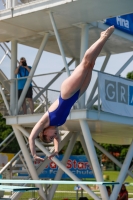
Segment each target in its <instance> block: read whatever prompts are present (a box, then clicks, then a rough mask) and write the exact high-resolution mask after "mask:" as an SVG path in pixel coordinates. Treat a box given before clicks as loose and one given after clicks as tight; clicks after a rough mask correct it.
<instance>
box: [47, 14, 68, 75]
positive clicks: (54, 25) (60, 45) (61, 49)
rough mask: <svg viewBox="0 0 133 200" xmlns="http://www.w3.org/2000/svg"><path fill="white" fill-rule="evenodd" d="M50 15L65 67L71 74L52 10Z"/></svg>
mask: <svg viewBox="0 0 133 200" xmlns="http://www.w3.org/2000/svg"><path fill="white" fill-rule="evenodd" d="M49 17H50V20H51V23H52V26H53V29H54V33H55V36H56V40H57V43H58V46H59V49H60V53H61V55H62V59H63V62H64V65H65V68H66V72H67V75H68V76H70V71H69V68H68V65H67V61H66V58H65V53H64V50H63V47H62V43H61V40H60V36H59V33H58V30H57V27H56V24H55V20H54V17H53V13H52V12H49Z"/></svg>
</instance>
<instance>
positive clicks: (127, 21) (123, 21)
mask: <svg viewBox="0 0 133 200" xmlns="http://www.w3.org/2000/svg"><path fill="white" fill-rule="evenodd" d="M105 24H108V25H114V26H115V28H117V29H119V30H121V31H124V32H126V33H129V34H131V35H133V14H128V15H122V16H117V17H113V18H110V19H106V20H105Z"/></svg>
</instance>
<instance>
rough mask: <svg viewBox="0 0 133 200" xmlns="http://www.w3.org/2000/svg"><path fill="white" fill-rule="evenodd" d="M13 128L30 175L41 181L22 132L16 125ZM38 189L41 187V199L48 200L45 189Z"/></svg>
mask: <svg viewBox="0 0 133 200" xmlns="http://www.w3.org/2000/svg"><path fill="white" fill-rule="evenodd" d="M12 127H13V130H14V133H15V135H16V138H17V140H18V143H19V145H20V148H21V150H22V153H23V156H24V158H25V161H26V163H27V166H28V169H30V173H31V176H32V178H33V179H37V180H39V177H38V175H37V172H36V169H35V167H34V165H33V162H32V160H31V156H30V154H29V151H28V149H27V146H26V144H25V141H24V138H23V136H22V134H21V132H20V130H18V129H17V126H15V125H13V126H12ZM37 187H39V189H40V190H39V194H40V196H41V198H42V199H47V198H46V196H45V194H44V192H43V188H42V187H41V186H40V185H37Z"/></svg>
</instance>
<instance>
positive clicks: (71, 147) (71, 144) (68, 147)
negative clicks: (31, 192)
mask: <svg viewBox="0 0 133 200" xmlns="http://www.w3.org/2000/svg"><path fill="white" fill-rule="evenodd" d="M77 136H78V133H73V135H72V137H71V140H70V142H69V144H68V146H67V149H66V152H65V154H64V157H63V159H62V161H61V162H62V164H64V165H65V166H66V163H67V161H68V159H69V157H70V155H71V152H72V150H73V147H74V145H75V142H76V139H77ZM63 173H64V172H63V171H62V169H60V168H59V169H58V172H57V174H56V176H55V179H54V180H60V179H61V177H62V174H63ZM57 187H58V185H53V186H52V188H51V190H50V193H49V197H48V200H52V199H53V196H54V193H55V191H56V189H57Z"/></svg>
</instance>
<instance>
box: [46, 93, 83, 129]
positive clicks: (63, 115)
mask: <svg viewBox="0 0 133 200" xmlns="http://www.w3.org/2000/svg"><path fill="white" fill-rule="evenodd" d="M79 92H80V90H78V91H77V92H76V93H75V94H74V95H73V96H71V97H70V98H69V99H62V98H61V95H60V97H59V105H58V107H57V108H56V109H55V110H54V111H52V112H49V119H50V126H61V125H62V124H64V123H65V121H66V119H67V116H68V115H69V112H70V110H71V107H72V106H73V104H74V103H75V102H76V101H77V99H78V97H79Z"/></svg>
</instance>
